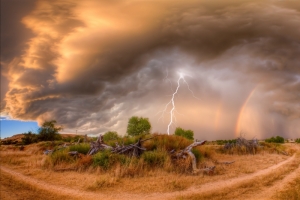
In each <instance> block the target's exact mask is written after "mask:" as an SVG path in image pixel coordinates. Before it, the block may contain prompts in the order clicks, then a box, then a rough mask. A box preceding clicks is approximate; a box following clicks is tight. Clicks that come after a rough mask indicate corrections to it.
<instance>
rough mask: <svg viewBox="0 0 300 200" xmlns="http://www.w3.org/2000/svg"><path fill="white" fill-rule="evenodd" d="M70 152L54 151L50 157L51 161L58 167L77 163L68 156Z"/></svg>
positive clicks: (65, 150)
mask: <svg viewBox="0 0 300 200" xmlns="http://www.w3.org/2000/svg"><path fill="white" fill-rule="evenodd" d="M68 152H69V150H68V149H62V150H57V151H54V152H53V153H52V154H51V155H50V159H51V162H52V164H53V165H54V166H55V165H58V164H61V163H72V162H74V161H75V158H74V157H72V156H70V155H69V154H68Z"/></svg>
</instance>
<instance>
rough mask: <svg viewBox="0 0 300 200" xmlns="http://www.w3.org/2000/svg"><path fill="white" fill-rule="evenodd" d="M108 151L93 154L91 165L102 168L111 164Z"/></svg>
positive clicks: (106, 167)
mask: <svg viewBox="0 0 300 200" xmlns="http://www.w3.org/2000/svg"><path fill="white" fill-rule="evenodd" d="M110 155H111V152H110V151H100V152H98V153H96V154H95V155H94V156H93V165H94V166H100V167H101V168H103V169H104V170H107V169H109V167H110V166H111V165H112V161H110Z"/></svg>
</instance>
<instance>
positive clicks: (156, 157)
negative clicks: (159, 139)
mask: <svg viewBox="0 0 300 200" xmlns="http://www.w3.org/2000/svg"><path fill="white" fill-rule="evenodd" d="M167 158H168V154H167V152H165V151H157V150H155V151H146V152H144V153H143V154H142V159H143V160H144V162H145V163H147V164H148V165H149V166H152V167H153V166H159V167H162V166H164V164H165V161H166V160H167Z"/></svg>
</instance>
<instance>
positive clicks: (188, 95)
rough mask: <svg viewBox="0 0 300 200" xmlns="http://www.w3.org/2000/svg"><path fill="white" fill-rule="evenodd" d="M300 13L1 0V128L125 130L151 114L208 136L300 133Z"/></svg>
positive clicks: (139, 2)
mask: <svg viewBox="0 0 300 200" xmlns="http://www.w3.org/2000/svg"><path fill="white" fill-rule="evenodd" d="M299 24H300V1H295V0H285V1H281V0H260V1H257V0H254V1H253V0H251V1H248V0H242V1H241V0H226V1H224V0H214V1H211V0H210V1H209V0H201V1H192V0H186V1H169V0H148V1H146V0H128V1H126V0H125V1H119V0H115V1H106V0H104V1H96V0H85V1H73V0H52V1H46V0H22V1H21V0H1V127H5V128H1V134H2V135H3V134H7V132H6V133H4V131H5V130H11V131H12V132H13V130H16V129H15V126H14V125H12V124H10V123H8V122H9V121H7V119H10V120H15V121H19V122H20V124H26V123H32V122H36V123H37V125H38V126H40V125H41V124H42V123H43V122H44V121H47V120H53V119H55V120H56V121H57V122H58V124H60V125H62V126H63V127H64V132H65V133H75V132H76V130H77V133H78V134H100V133H105V132H107V131H117V132H118V133H119V134H120V135H125V134H126V128H127V123H128V119H129V118H130V117H132V116H139V117H146V118H148V119H149V121H150V122H151V125H152V132H157V133H162V134H164V133H165V134H166V133H167V129H168V125H169V123H170V121H171V119H172V121H173V122H174V123H173V124H172V125H171V126H170V134H173V133H174V130H175V128H176V127H181V128H183V129H190V130H193V131H194V134H195V138H197V139H201V140H202V139H203V140H204V139H205V140H216V139H232V138H235V137H238V136H240V135H242V136H244V137H246V138H249V139H251V138H254V137H255V138H258V139H262V138H267V137H271V136H276V135H280V136H283V137H285V138H297V137H300V119H299V117H300V67H299V66H300V59H299V54H300V26H299ZM180 77H182V78H183V79H180ZM178 84H179V87H178ZM176 91H177V92H176ZM175 92H176V94H175V95H174V104H172V101H171V103H169V102H170V100H171V99H172V97H173V94H174V93H175ZM168 103H169V104H168ZM166 105H167V106H166ZM173 105H174V106H175V111H174V117H173V118H171V111H172V106H173ZM27 121H29V122H27ZM21 122H22V123H21ZM19 126H20V127H23V125H18V127H19ZM7 127H8V128H7ZM20 131H21V130H19V129H18V130H16V131H15V133H17V132H20ZM26 131H28V127H24V131H23V132H26ZM12 132H11V133H9V134H12Z"/></svg>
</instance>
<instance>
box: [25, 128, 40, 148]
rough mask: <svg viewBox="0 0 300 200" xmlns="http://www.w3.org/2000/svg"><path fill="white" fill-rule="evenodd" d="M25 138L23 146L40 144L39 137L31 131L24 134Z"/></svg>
mask: <svg viewBox="0 0 300 200" xmlns="http://www.w3.org/2000/svg"><path fill="white" fill-rule="evenodd" d="M23 135H24V137H22V144H24V145H27V144H32V143H36V142H38V135H37V134H34V133H33V132H31V131H28V132H27V133H23Z"/></svg>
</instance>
